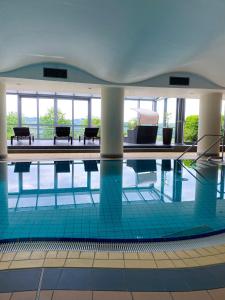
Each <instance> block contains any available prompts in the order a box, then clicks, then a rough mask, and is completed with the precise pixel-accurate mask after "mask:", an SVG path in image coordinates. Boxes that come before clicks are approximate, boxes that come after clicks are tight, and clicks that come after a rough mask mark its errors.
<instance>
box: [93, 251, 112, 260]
mask: <svg viewBox="0 0 225 300" xmlns="http://www.w3.org/2000/svg"><path fill="white" fill-rule="evenodd" d="M95 259H109V254H108V252H96V253H95Z"/></svg>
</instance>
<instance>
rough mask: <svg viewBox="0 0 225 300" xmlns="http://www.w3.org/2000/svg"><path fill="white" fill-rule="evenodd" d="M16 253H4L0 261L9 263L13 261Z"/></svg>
mask: <svg viewBox="0 0 225 300" xmlns="http://www.w3.org/2000/svg"><path fill="white" fill-rule="evenodd" d="M15 255H16V253H15V252H12V253H4V254H3V255H2V257H1V261H10V260H13V258H14V257H15Z"/></svg>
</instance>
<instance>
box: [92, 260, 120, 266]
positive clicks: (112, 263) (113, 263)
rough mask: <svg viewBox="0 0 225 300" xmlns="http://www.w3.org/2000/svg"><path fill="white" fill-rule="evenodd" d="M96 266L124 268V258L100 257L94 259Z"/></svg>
mask: <svg viewBox="0 0 225 300" xmlns="http://www.w3.org/2000/svg"><path fill="white" fill-rule="evenodd" d="M93 267H94V268H124V260H122V259H120V260H119V259H112V260H110V259H108V260H106V259H99V260H97V259H96V260H94V264H93Z"/></svg>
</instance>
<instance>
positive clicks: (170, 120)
mask: <svg viewBox="0 0 225 300" xmlns="http://www.w3.org/2000/svg"><path fill="white" fill-rule="evenodd" d="M176 103H177V99H176V98H168V99H167V112H166V117H165V120H166V127H172V128H173V138H172V141H174V136H175V128H176Z"/></svg>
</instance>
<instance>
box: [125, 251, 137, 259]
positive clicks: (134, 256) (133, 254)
mask: <svg viewBox="0 0 225 300" xmlns="http://www.w3.org/2000/svg"><path fill="white" fill-rule="evenodd" d="M138 258H139V257H138V254H137V253H136V252H131V253H126V252H125V253H124V259H138Z"/></svg>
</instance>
